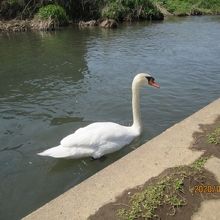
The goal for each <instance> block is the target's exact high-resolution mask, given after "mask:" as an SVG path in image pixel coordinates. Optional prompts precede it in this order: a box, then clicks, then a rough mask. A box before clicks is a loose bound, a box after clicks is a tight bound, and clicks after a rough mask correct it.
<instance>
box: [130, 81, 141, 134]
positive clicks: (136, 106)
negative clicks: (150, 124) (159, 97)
mask: <svg viewBox="0 0 220 220" xmlns="http://www.w3.org/2000/svg"><path fill="white" fill-rule="evenodd" d="M132 112H133V125H132V127H133V128H134V129H135V130H136V131H137V132H138V133H139V134H140V133H141V131H142V122H141V111H140V85H139V83H138V82H136V81H135V80H134V81H133V83H132Z"/></svg>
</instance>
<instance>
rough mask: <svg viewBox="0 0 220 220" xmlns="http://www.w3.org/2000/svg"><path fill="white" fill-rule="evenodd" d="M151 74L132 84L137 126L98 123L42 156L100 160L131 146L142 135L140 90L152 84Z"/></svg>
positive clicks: (82, 129) (141, 76)
mask: <svg viewBox="0 0 220 220" xmlns="http://www.w3.org/2000/svg"><path fill="white" fill-rule="evenodd" d="M146 78H152V77H151V76H150V75H149V74H146V73H140V74H138V75H136V76H135V78H134V80H133V83H132V110H133V125H132V126H129V127H127V126H122V125H119V124H116V123H112V122H97V123H92V124H90V125H88V126H86V127H83V128H79V129H78V130H76V131H75V132H74V133H73V134H70V135H68V136H67V137H65V138H63V139H62V140H61V142H60V145H59V146H57V147H53V148H50V149H48V150H45V151H43V152H42V153H39V154H38V155H41V156H50V157H55V158H83V157H89V156H91V157H93V158H95V159H96V158H100V157H102V156H103V155H105V154H109V153H113V152H115V151H118V150H120V149H121V148H122V147H124V146H125V145H127V144H129V143H131V142H132V140H134V139H135V138H136V137H138V136H139V135H140V134H141V131H142V125H141V116H140V98H139V87H140V86H141V85H144V84H147V83H148V84H149V82H148V81H147V79H146Z"/></svg>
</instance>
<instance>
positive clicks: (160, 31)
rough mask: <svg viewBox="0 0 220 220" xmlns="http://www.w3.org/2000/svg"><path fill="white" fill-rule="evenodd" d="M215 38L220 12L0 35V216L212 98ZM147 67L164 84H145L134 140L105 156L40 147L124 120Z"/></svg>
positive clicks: (54, 190) (218, 55)
mask: <svg viewBox="0 0 220 220" xmlns="http://www.w3.org/2000/svg"><path fill="white" fill-rule="evenodd" d="M219 36H220V17H187V18H172V19H169V20H166V21H163V22H153V23H149V22H143V23H136V24H132V25H129V24H127V25H123V26H121V27H120V28H118V29H116V30H103V29H99V28H94V29H85V30H79V29H77V28H68V29H65V30H63V31H58V32H55V33H15V34H7V35H6V34H1V35H0V39H1V41H0V178H1V182H0V219H10V220H13V219H19V218H21V217H23V216H24V215H26V214H28V213H30V212H31V211H32V210H34V209H36V208H38V207H39V206H41V205H43V204H44V203H46V202H48V201H49V200H51V199H52V198H54V197H56V196H57V195H59V194H61V193H62V192H64V191H66V190H68V189H69V188H70V187H72V186H74V185H76V184H79V183H80V182H81V181H83V180H84V179H86V178H88V177H89V176H91V175H92V174H94V173H95V172H97V171H99V170H100V169H102V168H104V167H105V166H107V165H109V164H110V163H112V162H114V161H116V160H117V159H119V158H121V157H122V156H124V155H126V154H127V153H129V152H130V151H132V150H133V149H135V148H137V147H138V146H140V145H141V144H142V143H144V142H146V141H147V140H149V139H151V138H152V137H154V136H156V135H158V134H159V133H161V132H162V131H164V130H165V129H166V128H168V127H170V126H171V125H173V124H174V123H177V122H179V121H180V120H182V119H183V118H185V117H187V116H188V115H190V114H192V113H193V112H195V111H197V110H198V109H200V108H201V107H203V106H205V105H207V104H208V103H210V102H211V101H213V100H214V99H216V98H218V97H219V90H220V87H219V83H220V62H219V60H220V37H219ZM146 71H150V72H151V73H152V75H153V76H154V77H155V78H156V80H157V81H158V82H159V83H160V84H161V89H153V88H143V89H142V90H141V95H142V97H141V103H142V106H141V109H142V118H143V125H144V132H143V135H142V136H141V137H140V138H139V139H138V140H136V141H135V142H134V143H132V144H131V145H129V146H127V147H126V148H124V149H122V150H121V151H119V152H117V153H114V154H111V155H108V156H107V158H106V159H105V160H97V161H91V160H90V159H80V160H60V159H51V158H42V157H39V156H37V155H36V153H37V152H40V151H42V150H44V149H47V148H49V147H52V146H56V145H58V143H59V140H60V139H61V138H62V137H64V136H66V135H68V134H70V133H71V132H73V131H75V130H76V129H77V128H79V127H82V126H85V125H87V124H89V123H91V122H96V121H113V122H117V123H121V124H123V125H130V124H131V123H132V115H131V88H130V87H131V82H132V79H133V77H134V75H135V74H136V73H139V72H146ZM155 150H157V149H156V146H155ZM137 159H138V158H137ZM146 162H147V161H146Z"/></svg>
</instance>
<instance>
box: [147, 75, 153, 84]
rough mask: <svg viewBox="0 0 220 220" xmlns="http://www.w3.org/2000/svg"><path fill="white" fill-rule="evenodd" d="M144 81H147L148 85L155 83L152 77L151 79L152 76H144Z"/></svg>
mask: <svg viewBox="0 0 220 220" xmlns="http://www.w3.org/2000/svg"><path fill="white" fill-rule="evenodd" d="M146 79H147V80H148V83H149V82H154V81H155V79H154V77H152V76H146Z"/></svg>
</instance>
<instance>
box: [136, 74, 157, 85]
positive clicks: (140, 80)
mask: <svg viewBox="0 0 220 220" xmlns="http://www.w3.org/2000/svg"><path fill="white" fill-rule="evenodd" d="M133 83H134V84H138V85H149V86H153V87H156V88H160V85H159V84H158V83H156V82H155V79H154V77H152V76H151V75H150V74H148V73H139V74H137V75H136V76H135V77H134V80H133Z"/></svg>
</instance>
